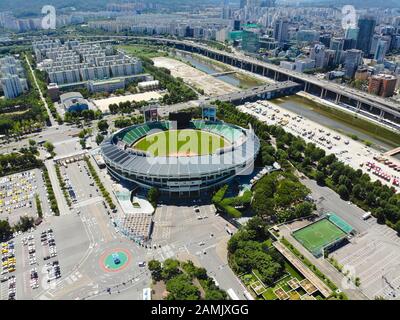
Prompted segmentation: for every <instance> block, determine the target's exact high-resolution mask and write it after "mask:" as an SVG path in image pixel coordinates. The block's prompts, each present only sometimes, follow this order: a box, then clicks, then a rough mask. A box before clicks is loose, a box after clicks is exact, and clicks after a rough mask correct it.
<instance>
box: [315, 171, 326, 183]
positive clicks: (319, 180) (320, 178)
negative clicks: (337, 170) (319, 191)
mask: <svg viewBox="0 0 400 320" xmlns="http://www.w3.org/2000/svg"><path fill="white" fill-rule="evenodd" d="M315 180H316V182H317V184H318V185H319V186H324V185H325V175H324V173H323V172H321V171H317V173H316V174H315Z"/></svg>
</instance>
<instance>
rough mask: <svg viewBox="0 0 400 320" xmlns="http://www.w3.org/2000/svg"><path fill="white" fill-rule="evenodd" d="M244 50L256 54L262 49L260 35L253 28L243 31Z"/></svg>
mask: <svg viewBox="0 0 400 320" xmlns="http://www.w3.org/2000/svg"><path fill="white" fill-rule="evenodd" d="M242 49H243V50H244V51H247V52H251V53H255V52H257V51H258V50H259V49H260V42H259V35H258V32H257V30H253V29H252V28H248V29H246V30H243V34H242Z"/></svg>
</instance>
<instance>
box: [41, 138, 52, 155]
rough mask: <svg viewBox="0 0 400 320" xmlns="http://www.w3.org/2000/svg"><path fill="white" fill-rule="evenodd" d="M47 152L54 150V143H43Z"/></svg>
mask: <svg viewBox="0 0 400 320" xmlns="http://www.w3.org/2000/svg"><path fill="white" fill-rule="evenodd" d="M43 146H44V147H45V148H46V150H47V152H48V153H52V152H53V151H54V145H53V144H52V143H51V142H50V141H46V142H45V143H44V145H43Z"/></svg>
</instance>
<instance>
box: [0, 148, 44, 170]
mask: <svg viewBox="0 0 400 320" xmlns="http://www.w3.org/2000/svg"><path fill="white" fill-rule="evenodd" d="M26 151H27V152H26V153H9V154H0V177H1V176H6V175H9V174H13V173H16V172H21V171H26V170H30V169H34V168H39V167H41V166H42V165H43V163H42V161H40V160H38V159H37V158H36V157H35V155H34V154H32V153H30V152H29V150H26Z"/></svg>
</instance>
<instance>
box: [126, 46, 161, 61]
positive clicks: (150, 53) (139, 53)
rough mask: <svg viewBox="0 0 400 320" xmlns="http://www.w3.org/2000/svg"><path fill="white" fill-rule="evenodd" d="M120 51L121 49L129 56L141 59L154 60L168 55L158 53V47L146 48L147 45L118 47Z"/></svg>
mask: <svg viewBox="0 0 400 320" xmlns="http://www.w3.org/2000/svg"><path fill="white" fill-rule="evenodd" d="M118 49H121V50H123V51H125V52H126V53H127V54H129V55H132V56H134V57H139V58H140V57H146V58H149V59H152V58H156V57H164V56H167V55H168V54H167V53H165V52H160V51H158V48H157V47H152V46H146V45H125V46H118Z"/></svg>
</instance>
